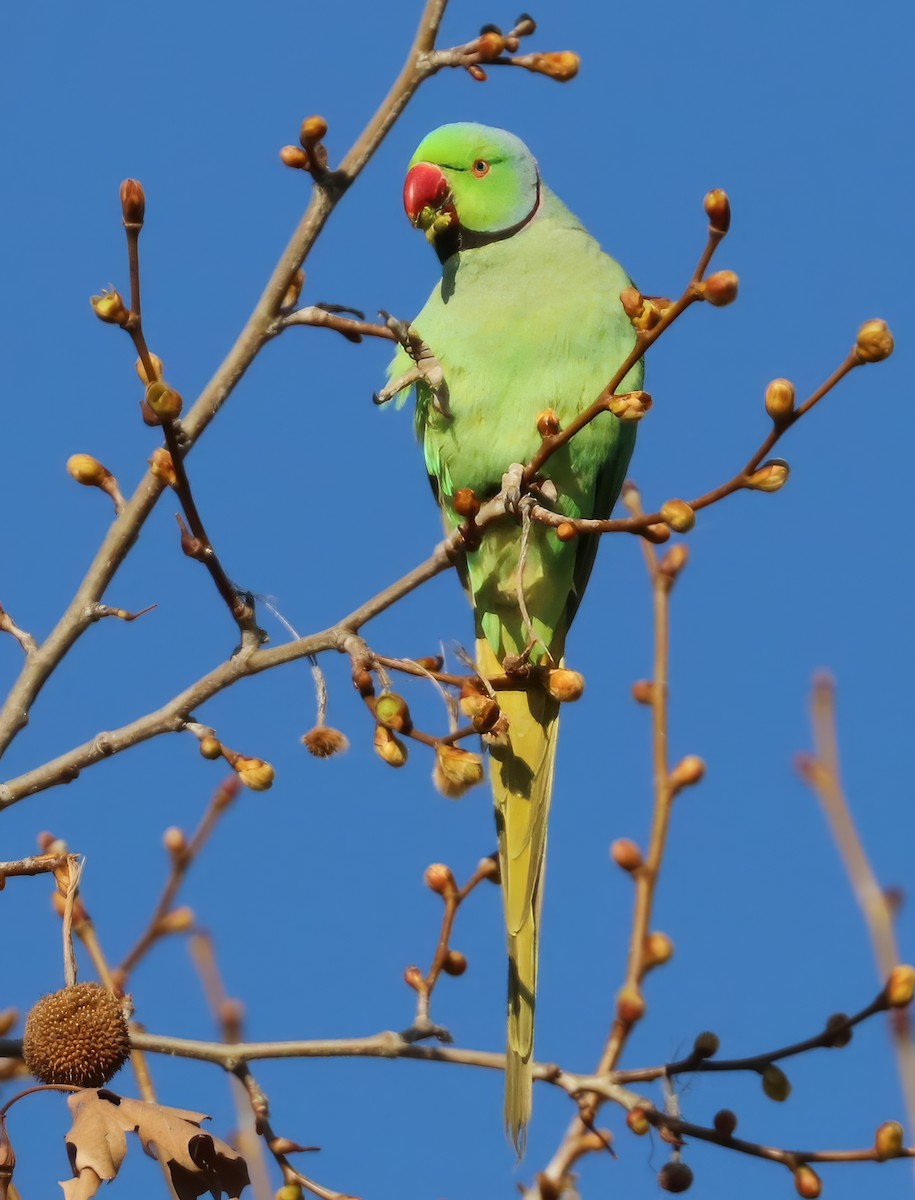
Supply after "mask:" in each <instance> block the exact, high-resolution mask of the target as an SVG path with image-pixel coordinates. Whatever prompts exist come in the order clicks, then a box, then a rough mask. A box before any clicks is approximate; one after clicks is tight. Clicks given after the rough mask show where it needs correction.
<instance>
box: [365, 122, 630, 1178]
mask: <svg viewBox="0 0 915 1200" xmlns="http://www.w3.org/2000/svg"><path fill="white" fill-rule="evenodd" d="M404 207H405V208H406V211H407V215H408V216H409V218H410V220H411V221H412V223H413V224H414V225H415V226H418V227H420V228H422V229H424V230H425V232H426V236H427V238H428V239H429V241H430V242H431V243H432V245H433V247H434V248H435V250H436V252H437V254H438V257H439V259H440V261H441V264H442V279H441V283H440V284H438V285H437V286H436V288H435V290H434V291H433V293H432V295H431V296H430V297H429V300H428V301H427V303H426V305H425V307H424V308H423V310H422V312H420V314H419V316H418V317H417V318H416V320H415V321H414V322H413V324H412V327H411V328H412V330H413V332H414V333H416V334H417V335H418V336H419V337H420V338H421V339H422V340H423V341H424V342H425V343H426V345H427V346H428V347H429V349H430V350H431V351H432V353H433V354H434V356H435V358H436V359H437V360H438V363H439V364H440V366H441V368H442V371H443V374H444V381H445V388H444V389H438V388H432V387H431V386H429V385H428V384H427V383H426V382H425V381H424V380H420V381H419V382H418V383H417V384H416V430H417V435H418V437H419V440H420V441H421V442H422V447H423V453H424V455H425V460H426V469H427V471H428V473H429V479H430V481H431V483H432V488H433V491H434V493H435V496H436V498H437V500H438V503H439V506H440V507H441V511H442V515H443V518H444V523H445V527H446V529H448V530H450V529H453V528H455V527H456V526H457V525H459V524H460V523H461V520H462V518H461V517H460V516H459V515H458V514H457V513H456V512H455V509H454V494H455V492H456V491H457V490H458V489H461V488H472V489H473V491H474V492H475V493H476V496H477V497H478V499H479V500H480V501H485V500H486V499H488V498H490V497H492V496H494V495H496V494H497V493H498V492H499V491H500V489H501V488H502V484H503V475H504V474H505V473H506V472H507V471H508V470H509V468H510V467H511V466H512V465H513V464H516V463H526V462H528V461H529V460H530V459H531V458H532V457H533V455H534V453H535V452H536V451H537V449H538V448H539V446H540V442H541V438H540V434H539V433H538V430H537V420H538V414H540V413H542V412H543V411H544V410H546V409H552V410H553V412H554V413H555V414H556V416H557V418H558V420H559V423H560V427H561V426H563V425H565V424H567V423H568V422H569V421H570V420H571V419H572V418H573V417H574V416H575V415H576V414H577V413H578V412H580V411H581V410H582V409H583V408H585V407H587V406H588V405H589V404H591V403H592V402H593V401H594V400H595V399H596V398H597V396H598V395H599V394H600V392H601V390H602V389H603V388H604V387H605V386H606V384H607V382H608V381H609V379H610V378H611V376H612V375H613V373H614V371H615V370H616V369H617V368H618V366H619V365H620V363H621V362H622V361H623V360H624V358H625V357H626V355H628V354H629V353H630V351H631V350H632V348H633V346H634V344H635V332H634V330H633V328H632V325H631V324H630V322H629V320H628V318H627V317H626V315H625V313H624V312H623V308H622V305H621V303H620V298H619V297H620V292H621V291H622V290H623V288H625V287H627V286H628V285H629V283H630V280H629V278H628V276H627V275H626V272H625V271H624V270H623V269H622V267H621V266H620V265H619V264H618V263H617V262H615V261H614V260H613V259H612V258H610V257H609V256H608V255H606V254H605V253H604V252H603V251H602V250H601V248H600V246H599V245H598V244H597V242H596V241H595V240H594V238H592V237H591V236H590V234H588V232H587V231H586V230H585V229H584V228H583V226H582V225H581V223H580V222H579V221H578V220H577V219H576V218H575V217H574V216H573V215H572V213H570V212H569V210H568V209H567V208H566V207H565V206H564V205H563V204H562V203H561V201H560V200H559V199H557V197H556V196H554V195H553V193H552V192H550V191H549V190H548V189H547V188H546V187H545V186H544V184H543V183H542V182H541V179H540V173H539V170H538V167H537V163H536V161H535V160H534V157H533V155H532V154H531V153H530V151H529V150H528V148H527V147H526V146H525V145H524V143H523V142H521V141H520V140H519V139H518V138H517V137H515V136H514V135H513V134H511V133H507V132H506V131H505V130H502V129H493V128H489V127H487V126H485V125H476V124H469V123H460V124H453V125H443V126H442V127H441V128H439V129H436V130H434V131H433V132H432V133H430V134H429V135H428V136H427V137H426V138H424V139H423V141H422V142H421V143H420V145H419V147H418V149H417V151H416V153H415V154H414V155H413V158H412V159H411V161H410V166H409V170H408V173H407V177H406V181H405V184H404ZM411 365H412V364H411V362H410V360H409V358H408V357H407V355H406V353H405V352H404V351H400V352H399V353H398V355H397V356H396V357H395V359H394V361H393V363H392V364H391V367H390V371H389V375H390V377H391V378H393V377H395V376H399V375H401V374H403V373H405V372H406V371H407V370H408V368H409V367H410V366H411ZM641 385H642V364H641V363H639V364H637V365H636V366H634V367H633V368H632V370H631V371H630V372H629V374H628V376H627V377H626V379H625V380H624V381H623V384H622V387H621V389H620V390H621V391H633V390H636V389H639V388H640V387H641ZM634 443H635V426H634V424H622V423H620V422H619V421H618V420H617V418H616V417H614V416H612V415H611V414H610V413H604V414H602V415H601V416H600V417H598V418H597V419H596V420H594V421H592V422H591V424H589V425H587V426H586V427H585V428H584V429H583V430H582V431H581V432H580V433H579V434H578V435H577V436H576V437H574V438H573V439H572V440H571V441H570V442H568V443H567V444H566V445H565V446H563V447H562V448H561V449H560V450H559V451H558V452H556V453H555V454H554V455H553V456H552V458H550V459H549V461H548V462H547V464H546V467H545V469H544V472H543V475H544V476H545V477H546V478H547V479H548V480H550V481H552V485H553V487H555V493H556V494H555V499H554V500H553V501H552V507H553V508H554V509H555V510H556V511H558V512H561V513H563V514H564V515H566V516H568V517H572V518H575V517H607V516H609V515H610V511H611V509H612V508H613V505H614V503H615V501H616V498H617V496H618V494H619V491H620V487H621V486H622V483H623V478H624V476H625V473H626V469H627V466H628V463H629V458H630V455H631V454H632V449H633V446H634ZM548 487H549V485H548ZM549 490H550V491H551V492H552V489H551V488H550V489H549ZM526 540H527V546H526V552H525V554H524V555H523V576H522V585H523V596H524V600H525V606H526V608H527V613H528V616H529V622H528V621H527V620H526V619H525V616H524V614H523V612H522V610H521V606H520V605H519V600H518V570H519V566H520V565H521V560H522V553H521V545H522V527H521V524H520V523H519V521H518V519H517V517H516V516H514V515H507V516H505V517H503V518H501V519H500V520H499V521H498V522H496V523H495V524H493V525H492V526H490V527H489V528H488V529H487V530H486V532H485V535H484V536H483V539H482V542H481V544H480V546H479V548H478V549H475V550H472V551H469V552H468V553H467V554H466V565H462V578H463V581H464V585H465V587H466V589H467V592H468V594H469V597H470V600H471V603H472V604H473V611H474V617H475V622H476V637H477V641H476V661H477V668H478V670H479V672H480V673H481V675H483V676H484V677H485V676H491V675H497V674H501V673H502V672H503V666H502V663H503V660H504V659H505V657H506V656H507V655H519V654H522V653H525V652H528V653H529V657H530V661H531V662H534V663H538V662H539V663H542V664H546V665H552V666H559V665H560V664H561V662H562V658H563V650H564V646H565V639H566V634H567V632H568V629H569V626H570V624H571V622H572V618H573V616H574V615H575V611H576V609H577V608H578V604H579V602H580V600H581V596H582V592H583V590H584V587H585V584H586V583H587V581H588V576H589V575H590V573H591V567H592V565H593V563H594V556H595V553H596V550H597V541H598V539H597V537H596V536H594V535H591V536H583V537H577V538H575V539H574V540H573V541H571V542H563V541H561V540H560V539H559V538H558V537H557V534H556V530H555V529H553V528H550V527H547V526H545V525H542V524H537V523H536V522H534V523H532V524H531V525H530V528H529V531H528V537H527V539H526ZM498 700H499V704H500V707H501V709H502V713H503V714H504V715H505V716H506V717H507V718H508V739H507V740H508V744H507V745H502V746H497V745H492V746H491V747H490V758H491V764H490V776H491V781H492V788H493V793H494V798H495V807H496V827H497V831H498V836H499V864H500V870H501V879H502V892H503V898H504V905H505V922H506V927H507V936H508V958H509V971H508V1037H507V1057H506V1075H505V1123H506V1128H507V1131H508V1133H509V1135H510V1137H511V1139H512V1142H513V1143H514V1146H515V1149H516V1151H517V1152H518V1153H519V1154H521V1153H522V1152H523V1147H524V1141H525V1134H526V1126H527V1122H528V1119H529V1117H530V1113H531V1083H532V1076H531V1061H532V1055H533V1049H534V1004H535V997H536V990H537V926H538V922H539V917H540V908H541V901H542V898H543V897H542V893H543V887H542V884H543V870H544V853H545V850H546V830H547V817H548V814H549V808H550V796H551V793H552V788H553V765H554V761H555V756H556V736H557V731H558V710H559V705H558V702H557V701H556V700H555V699H554V698H553V697H552V696H551V695H550V694H549V692H548V691H547V690H546V689H545V688H540V687H532V688H530V689H529V690H514V691H500V692H499V694H498Z"/></svg>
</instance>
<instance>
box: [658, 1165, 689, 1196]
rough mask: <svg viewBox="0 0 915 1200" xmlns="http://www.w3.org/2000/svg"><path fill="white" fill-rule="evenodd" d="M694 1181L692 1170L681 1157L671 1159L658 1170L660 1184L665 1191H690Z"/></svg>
mask: <svg viewBox="0 0 915 1200" xmlns="http://www.w3.org/2000/svg"><path fill="white" fill-rule="evenodd" d="M692 1182H693V1172H692V1170H691V1169H690V1168H689V1167H688V1166H687V1165H686V1163H685V1162H680V1160H679V1159H671V1161H670V1162H666V1163H665V1164H664V1166H663V1167H662V1168H661V1169H660V1171H658V1186H659V1187H660V1188H661V1190H662V1191H665V1192H686V1191H689V1189H690V1187H691V1186H692Z"/></svg>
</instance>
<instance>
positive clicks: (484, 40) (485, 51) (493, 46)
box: [477, 30, 505, 62]
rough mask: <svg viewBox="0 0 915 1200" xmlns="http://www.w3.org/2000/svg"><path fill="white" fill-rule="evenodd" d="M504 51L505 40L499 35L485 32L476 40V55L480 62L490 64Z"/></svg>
mask: <svg viewBox="0 0 915 1200" xmlns="http://www.w3.org/2000/svg"><path fill="white" fill-rule="evenodd" d="M504 49H505V38H504V37H502V35H501V34H500V33H496V32H494V31H493V30H487V32H486V33H481V34H480V36H479V37H478V38H477V54H479V56H480V61H481V62H492V61H493V60H494V59H497V58H498V57H499V55H500V54H501V53H502V51H503V50H504Z"/></svg>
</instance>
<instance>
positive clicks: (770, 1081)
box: [762, 1063, 791, 1103]
mask: <svg viewBox="0 0 915 1200" xmlns="http://www.w3.org/2000/svg"><path fill="white" fill-rule="evenodd" d="M762 1087H763V1091H764V1092H765V1093H766V1095H767V1096H768V1097H769V1099H770V1100H777V1101H778V1102H779V1103H781V1101H783V1100H787V1099H788V1097H789V1096H790V1095H791V1083H790V1081H789V1079H788V1076H787V1075H786V1074H785V1072H784V1071H783V1070H782V1069H781V1067H777V1066H776V1065H775V1063H769V1065H768V1067H766V1069H765V1070H764V1071H763V1073H762Z"/></svg>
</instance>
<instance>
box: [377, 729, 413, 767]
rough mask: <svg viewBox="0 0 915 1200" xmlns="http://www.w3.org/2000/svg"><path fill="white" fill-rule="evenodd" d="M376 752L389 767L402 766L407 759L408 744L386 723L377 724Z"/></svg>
mask: <svg viewBox="0 0 915 1200" xmlns="http://www.w3.org/2000/svg"><path fill="white" fill-rule="evenodd" d="M375 753H376V754H377V755H378V757H379V758H381V759H384V761H385V762H386V763H387V764H388V766H389V767H402V766H403V765H404V763H405V762H406V761H407V748H406V746H405V745H404V744H403V742H402V741H401V740H400V738H398V737H395V736H394V734H393V733H391V731H390V730H389V729H386V728H385V727H384V725H376V726H375Z"/></svg>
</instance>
